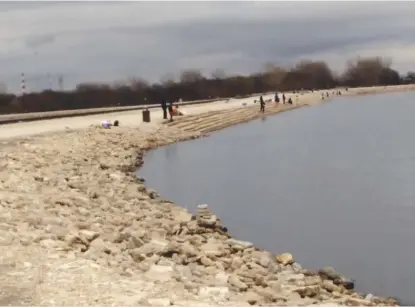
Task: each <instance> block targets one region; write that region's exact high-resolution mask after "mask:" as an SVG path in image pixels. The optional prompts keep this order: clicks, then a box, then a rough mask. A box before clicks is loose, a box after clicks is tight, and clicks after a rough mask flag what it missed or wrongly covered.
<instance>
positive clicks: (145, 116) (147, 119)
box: [143, 109, 150, 123]
mask: <svg viewBox="0 0 415 307" xmlns="http://www.w3.org/2000/svg"><path fill="white" fill-rule="evenodd" d="M143 122H145V123H149V122H150V110H149V109H145V110H143Z"/></svg>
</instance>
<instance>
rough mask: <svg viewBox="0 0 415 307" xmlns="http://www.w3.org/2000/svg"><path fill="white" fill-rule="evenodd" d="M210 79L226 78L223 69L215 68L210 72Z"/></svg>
mask: <svg viewBox="0 0 415 307" xmlns="http://www.w3.org/2000/svg"><path fill="white" fill-rule="evenodd" d="M211 76H212V79H215V80H222V79H225V78H226V73H225V71H224V70H223V69H221V68H217V69H215V70H214V71H213V72H212V75H211Z"/></svg>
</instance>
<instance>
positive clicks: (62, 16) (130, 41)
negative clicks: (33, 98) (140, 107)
mask: <svg viewBox="0 0 415 307" xmlns="http://www.w3.org/2000/svg"><path fill="white" fill-rule="evenodd" d="M26 4H27V3H16V4H13V3H5V4H2V5H0V26H4V27H7V26H9V28H8V29H7V30H8V31H6V30H4V31H3V32H2V31H1V30H0V41H2V42H6V41H7V42H8V43H7V44H3V47H1V46H0V65H1V66H2V68H3V71H4V72H6V73H8V74H15V75H18V74H19V73H20V72H21V71H26V72H28V73H32V74H42V73H46V72H54V73H62V74H65V73H66V74H68V75H69V74H71V76H75V75H78V78H76V77H71V81H70V82H71V85H73V84H74V83H76V82H80V81H86V80H97V81H104V80H105V81H111V80H116V79H123V78H124V79H125V78H127V77H129V76H134V75H135V76H142V77H146V78H148V79H151V80H157V79H159V78H160V77H161V76H163V75H164V74H166V73H170V72H173V73H176V72H178V71H180V70H182V69H185V68H200V69H202V70H203V71H204V72H206V73H209V72H210V71H212V70H214V69H216V68H223V69H225V70H226V71H229V72H240V73H250V72H253V71H255V70H257V69H260V68H261V66H262V65H263V64H264V63H265V62H269V61H272V62H276V63H278V64H280V65H290V64H292V63H293V62H295V61H297V60H299V59H306V58H317V59H325V60H327V61H328V62H329V64H330V65H333V66H334V67H341V66H342V65H343V63H344V62H345V61H346V60H347V58H350V57H355V56H357V55H360V54H362V55H379V56H383V55H384V56H390V57H393V58H394V65H395V66H396V68H398V69H401V70H405V69H411V68H412V67H410V65H411V63H413V61H414V60H415V55H412V52H411V49H412V48H413V47H415V39H414V38H413V35H412V33H415V21H414V18H413V16H415V4H414V3H412V2H393V3H392V2H389V3H388V2H176V3H173V2H154V3H153V2H132V3H130V2H128V3H127V2H124V3H115V2H107V3H101V2H97V3H96V2H95V3H94V2H92V3H91V2H84V3H76V2H73V3H70V4H68V3H65V2H59V3H54V4H53V5H52V4H49V3H31V4H30V5H26ZM2 20H6V21H8V23H6V21H3V22H4V24H2ZM10 24H12V26H10ZM29 25H30V26H31V27H29ZM4 27H3V28H4ZM33 49H36V54H34V52H33ZM0 81H2V80H1V79H0ZM72 83H73V84H72ZM9 88H10V86H9Z"/></svg>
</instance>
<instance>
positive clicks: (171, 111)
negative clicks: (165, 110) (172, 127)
mask: <svg viewBox="0 0 415 307" xmlns="http://www.w3.org/2000/svg"><path fill="white" fill-rule="evenodd" d="M169 115H170V121H171V122H172V121H173V102H171V101H170V103H169Z"/></svg>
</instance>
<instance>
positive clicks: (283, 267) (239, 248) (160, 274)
mask: <svg viewBox="0 0 415 307" xmlns="http://www.w3.org/2000/svg"><path fill="white" fill-rule="evenodd" d="M294 102H295V103H296V102H297V103H298V106H301V105H305V104H307V105H313V104H317V103H321V98H320V93H314V94H305V95H303V96H301V97H300V98H299V101H295V100H294ZM231 103H232V102H231ZM298 106H281V105H279V106H275V105H274V104H273V103H272V104H268V105H267V108H266V113H267V114H268V115H271V114H276V113H278V112H281V111H286V110H289V109H290V108H293V107H298ZM258 109H259V106H258V105H257V104H252V105H251V106H247V107H240V103H235V104H234V105H232V104H227V107H224V105H222V106H221V107H219V106H218V107H217V108H216V109H215V108H212V109H203V112H202V111H201V109H199V111H197V110H194V111H189V112H188V114H189V116H186V117H183V118H181V119H177V120H176V121H174V122H173V123H170V124H167V125H166V124H159V123H158V122H155V123H152V124H147V125H144V124H141V123H137V122H136V121H133V120H132V119H131V121H132V122H133V123H134V124H133V125H131V126H130V127H117V128H113V129H109V130H106V129H100V128H96V127H90V128H87V129H81V128H79V129H69V130H67V131H63V132H55V133H51V134H47V135H42V136H36V137H33V136H32V137H30V138H29V137H26V138H24V136H25V135H24V134H23V133H20V134H19V133H16V131H17V130H15V131H14V132H13V130H12V132H11V133H9V134H7V133H4V136H5V138H6V139H5V140H3V142H2V145H1V146H2V150H1V152H0V249H1V253H0V257H1V263H2V265H1V266H0V269H1V275H0V302H1V303H3V304H15V305H17V304H22V305H23V304H26V305H27V304H31V305H33V304H35V305H78V306H79V305H158V306H162V305H170V304H174V305H199V306H200V305H249V304H257V305H259V304H263V305H309V304H314V303H318V304H323V303H332V304H342V305H368V306H369V305H379V304H384V305H393V304H395V303H396V302H395V301H394V300H392V299H382V298H377V297H375V296H372V295H369V296H365V295H360V294H358V293H355V292H354V291H352V290H348V289H347V288H350V283H348V282H347V280H346V279H344V278H342V277H341V276H339V275H338V274H336V273H335V272H333V271H330V270H325V271H324V272H320V274H318V273H317V272H312V271H310V270H307V269H303V268H301V266H300V265H299V264H298V263H296V262H295V259H293V258H292V256H291V255H289V254H284V255H279V256H278V257H277V256H276V255H273V254H271V253H268V252H266V251H261V250H258V249H256V248H255V247H254V246H253V245H252V244H251V243H249V242H244V241H238V240H235V239H232V238H230V235H229V234H228V233H226V232H224V231H223V228H222V226H223V225H220V222H219V221H218V219H217V218H216V217H215V216H214V215H212V214H211V213H210V212H209V210H208V208H205V207H200V208H199V215H198V216H197V217H192V215H191V214H189V213H188V212H187V211H186V210H185V209H184V208H181V207H179V206H177V205H174V204H172V203H171V202H169V201H166V200H162V199H159V198H158V197H157V194H156V192H155V191H152V190H149V189H147V188H146V187H145V185H144V183H143V182H141V181H140V180H138V179H137V178H135V175H134V171H135V168H136V167H138V166H139V165H140V164H141V163H142V159H143V153H144V151H145V150H147V149H150V148H155V147H158V146H161V145H165V144H169V143H174V142H178V141H181V140H186V139H191V138H198V137H200V136H202V135H204V134H206V133H209V132H211V131H215V130H218V129H221V128H224V127H226V126H230V125H233V124H237V123H240V122H246V121H249V120H252V119H254V118H258V117H260V116H262V115H260V114H258ZM186 110H187V109H186ZM126 122H127V121H126ZM121 123H125V122H124V121H123V120H121ZM25 124H26V125H27V124H31V123H25ZM10 126H12V125H10ZM80 126H81V125H80ZM7 127H8V126H4V127H2V129H3V128H7ZM52 128H53V127H52ZM20 129H24V128H20ZM6 130H7V129H6ZM18 131H21V130H18ZM52 131H54V130H50V131H49V132H52ZM55 131H56V130H55ZM43 132H47V131H43ZM13 133H14V134H13ZM29 133H30V131H29ZM27 135H30V134H26V136H27ZM16 136H19V137H20V138H19V139H16V138H13V137H16ZM179 205H180V204H179ZM225 226H226V225H225ZM276 244H277V243H276ZM281 252H285V251H281Z"/></svg>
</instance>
